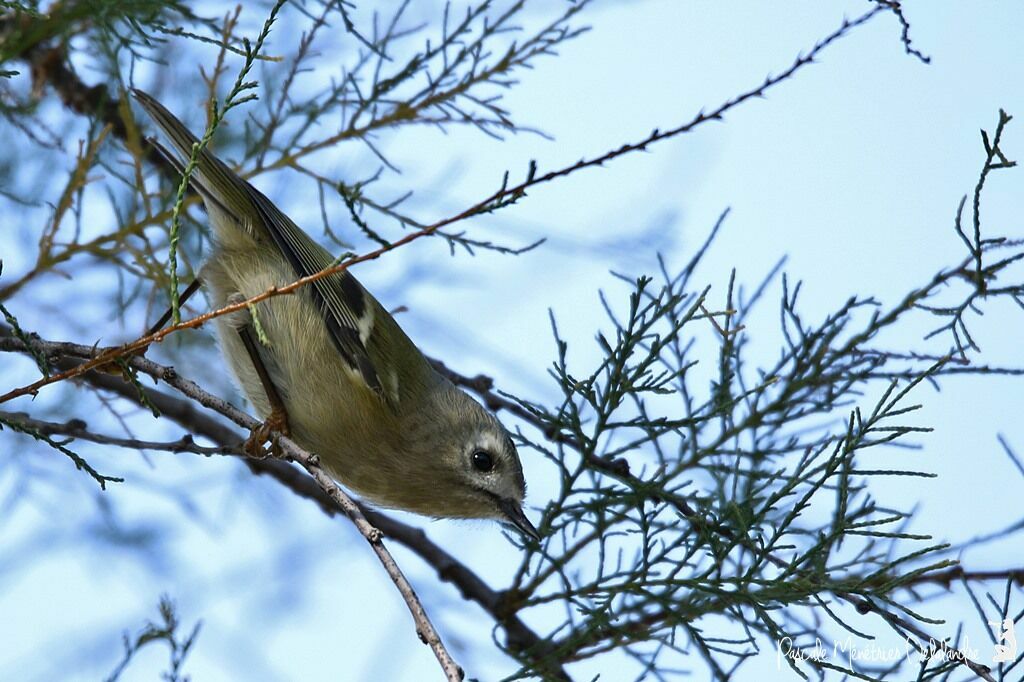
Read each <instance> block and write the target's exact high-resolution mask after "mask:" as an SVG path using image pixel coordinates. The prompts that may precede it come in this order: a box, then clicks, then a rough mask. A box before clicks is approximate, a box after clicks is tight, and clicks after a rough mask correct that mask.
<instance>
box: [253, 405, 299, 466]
mask: <svg viewBox="0 0 1024 682" xmlns="http://www.w3.org/2000/svg"><path fill="white" fill-rule="evenodd" d="M290 435H291V428H290V427H289V426H288V415H287V414H286V413H285V411H284V410H277V409H275V410H274V411H272V412H271V413H270V416H268V417H267V419H266V421H264V422H263V423H262V424H260V425H259V426H258V427H256V428H255V429H253V431H252V433H251V434H249V438H247V439H246V441H245V444H244V445H243V446H242V449H243V450H245V454H247V455H249V456H250V457H256V458H257V459H263V458H265V457H270V456H273V457H280V456H281V447H280V444H279V443H278V438H280V437H281V436H290ZM268 443H269V445H270V448H269V451H268V448H267V447H266V446H267V444H268Z"/></svg>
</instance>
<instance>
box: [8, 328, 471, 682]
mask: <svg viewBox="0 0 1024 682" xmlns="http://www.w3.org/2000/svg"><path fill="white" fill-rule="evenodd" d="M4 331H6V330H4ZM0 342H2V343H0V349H4V350H7V349H12V348H17V346H21V347H22V348H24V349H25V350H27V348H25V345H24V342H23V341H21V340H20V339H16V338H13V337H8V336H6V335H5V336H0ZM36 345H37V348H36V350H37V351H41V352H43V353H45V354H46V355H50V354H52V353H53V352H55V351H56V352H64V353H67V354H71V355H75V356H78V357H83V356H84V357H88V356H89V355H90V354H91V353H92V350H91V349H90V348H89V347H88V346H77V345H76V344H69V343H62V344H55V347H50V348H48V347H47V346H46V344H45V342H43V341H38V342H36ZM127 363H128V365H130V366H131V368H132V369H134V370H137V371H139V372H142V373H143V374H146V375H148V376H150V377H152V378H154V379H157V380H159V381H163V382H164V383H166V384H168V385H169V386H172V387H174V388H175V389H177V390H178V391H180V392H181V393H182V394H184V395H185V396H187V397H188V398H190V399H191V400H193V401H195V402H196V403H199V404H200V405H202V406H203V407H206V408H208V409H211V410H213V411H214V412H217V413H218V414H221V415H222V416H224V417H227V418H228V419H230V420H231V421H233V422H234V423H236V424H238V425H239V426H241V427H242V428H245V429H248V430H249V431H254V430H256V429H257V428H259V427H260V425H261V424H260V422H259V420H257V419H255V418H253V417H251V416H249V415H248V414H246V413H245V412H243V411H241V410H239V409H238V408H236V407H234V406H233V405H231V404H230V403H228V402H227V401H225V400H223V399H221V398H218V397H216V396H214V395H211V394H210V393H207V392H206V391H205V390H203V389H202V388H201V387H200V386H199V385H198V384H196V383H194V382H192V381H190V380H188V379H185V378H184V377H182V376H181V375H179V374H178V372H177V371H176V370H175V369H174V368H172V367H165V366H163V365H159V364H157V363H155V362H153V361H152V360H148V359H146V358H143V357H138V356H135V357H132V358H130V359H129V360H127ZM83 364H85V363H83ZM132 390H135V389H134V388H133V389H132ZM136 395H137V397H138V398H139V399H140V401H141V400H142V397H141V396H138V392H137V391H136ZM277 443H278V445H279V446H280V448H281V449H282V451H283V452H284V454H285V455H286V456H287V457H288V458H290V459H291V460H293V461H296V462H298V463H299V464H300V465H301V466H302V467H303V468H304V469H305V470H306V472H307V473H308V474H309V475H310V476H312V477H313V479H314V480H315V481H316V483H317V485H318V486H319V487H320V489H321V490H322V491H323V492H324V494H326V495H327V496H328V497H329V498H330V499H331V501H332V502H333V503H334V504H335V505H337V507H338V508H340V509H341V510H342V511H343V512H344V513H345V515H346V516H348V518H349V519H350V520H351V521H352V523H353V524H354V525H355V527H356V529H357V530H358V531H359V533H360V534H361V535H362V536H363V538H365V539H366V541H367V542H368V543H369V544H370V547H371V548H372V549H373V552H374V553H375V554H376V555H377V559H378V560H379V561H380V563H381V565H383V566H384V570H385V571H386V572H387V574H388V577H390V578H391V581H392V582H393V583H394V584H395V587H396V588H397V589H398V591H399V593H400V594H401V595H402V599H403V600H404V601H405V604H406V606H407V607H408V608H409V612H410V613H411V614H412V617H413V621H414V622H415V624H416V634H417V635H418V636H419V638H420V640H421V641H422V642H423V643H424V644H426V645H428V646H429V647H430V648H431V650H432V651H433V652H434V655H435V656H436V657H437V660H438V662H439V663H440V665H441V668H442V670H443V671H444V673H445V676H446V677H447V679H448V680H449V682H461V680H462V679H463V677H464V673H463V671H462V668H460V667H459V665H458V664H457V663H456V662H455V660H454V659H453V658H452V657H451V654H449V653H448V650H447V649H446V648H445V646H444V643H443V642H442V641H441V638H440V636H439V635H438V633H437V630H436V629H435V628H434V625H433V624H432V623H431V622H430V617H429V616H428V615H427V612H426V611H425V610H424V608H423V605H422V604H421V603H420V600H419V597H417V596H416V592H415V590H414V589H413V587H412V585H411V584H410V583H409V581H408V579H407V578H406V577H405V574H404V573H402V570H401V568H400V567H399V566H398V564H397V563H396V562H395V560H394V557H392V556H391V553H390V552H389V551H388V550H387V548H386V547H385V546H384V543H383V541H382V538H383V533H382V532H381V531H380V530H379V529H377V528H375V527H374V526H373V525H372V524H371V523H370V522H369V521H368V520H367V519H366V517H365V516H364V515H363V512H362V510H361V509H360V507H359V506H358V505H357V504H356V503H355V501H354V500H353V499H352V498H351V497H349V496H348V495H347V494H346V493H345V492H344V491H342V490H341V488H339V487H338V485H337V484H336V483H335V482H334V481H333V479H331V477H330V476H329V475H328V474H327V473H326V472H325V471H324V470H323V468H322V467H321V466H320V458H319V457H318V456H317V455H314V454H311V453H309V452H306V451H305V450H303V449H302V448H300V447H299V446H298V445H297V444H295V442H293V441H292V440H291V439H289V438H287V437H285V436H279V437H277Z"/></svg>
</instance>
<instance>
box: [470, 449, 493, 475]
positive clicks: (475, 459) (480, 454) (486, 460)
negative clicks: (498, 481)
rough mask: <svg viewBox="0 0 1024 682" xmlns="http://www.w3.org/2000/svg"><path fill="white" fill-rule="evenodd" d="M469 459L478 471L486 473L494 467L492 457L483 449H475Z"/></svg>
mask: <svg viewBox="0 0 1024 682" xmlns="http://www.w3.org/2000/svg"><path fill="white" fill-rule="evenodd" d="M470 461H472V463H473V468H474V469H476V470H477V471H479V472H482V473H487V472H488V471H490V470H491V469H493V468H494V458H493V457H491V455H490V453H489V452H484V451H483V450H477V451H476V452H474V453H473V454H472V456H471V457H470Z"/></svg>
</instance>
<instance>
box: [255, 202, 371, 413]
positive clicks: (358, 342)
mask: <svg viewBox="0 0 1024 682" xmlns="http://www.w3.org/2000/svg"><path fill="white" fill-rule="evenodd" d="M245 184H246V189H247V190H248V193H249V195H250V198H251V199H252V203H253V206H254V207H255V209H256V212H257V213H258V214H259V217H260V219H261V221H262V223H263V225H264V226H265V227H266V228H267V232H268V233H270V236H271V238H272V239H273V240H274V243H275V244H276V245H277V247H278V249H279V250H280V251H281V253H282V254H283V255H284V257H285V258H286V259H287V260H288V262H289V263H290V264H291V266H292V267H293V268H294V269H295V273H296V275H298V276H299V277H308V276H309V275H312V274H315V273H317V272H320V271H321V270H323V269H324V268H326V267H328V266H329V265H330V264H331V261H330V260H329V259H328V258H327V256H326V253H325V252H324V251H323V249H321V247H320V246H319V245H318V244H316V243H315V242H314V241H313V240H312V239H310V238H309V236H307V235H306V233H305V232H303V231H302V230H301V229H299V227H298V226H297V225H295V223H293V222H292V220H291V218H289V217H288V216H286V215H285V214H284V213H282V212H281V210H280V209H278V208H277V207H276V206H274V204H273V203H272V202H271V201H270V200H269V199H267V198H266V197H265V196H264V195H263V194H262V193H261V192H260V191H259V190H257V189H256V188H255V187H253V186H252V185H250V184H249V183H245ZM308 288H309V291H310V292H311V293H312V295H313V300H314V301H316V303H317V305H318V307H319V308H320V310H321V312H322V313H323V318H324V323H325V324H326V325H327V331H328V332H329V334H330V336H331V340H332V341H333V342H334V345H335V347H336V348H337V349H338V352H339V353H341V355H342V357H343V358H344V359H345V361H346V362H347V363H348V365H349V367H351V368H352V369H353V370H355V371H357V372H358V373H359V375H360V376H361V377H362V378H363V381H365V382H366V385H367V386H369V387H370V388H371V389H373V391H374V392H375V393H377V394H378V395H380V396H381V397H382V398H383V397H384V387H383V385H382V384H381V381H380V377H379V375H378V374H377V370H376V369H375V368H374V366H373V362H372V361H371V360H370V356H369V353H367V351H366V344H365V340H364V339H363V338H362V336H361V332H362V333H364V334H367V335H368V334H369V333H371V332H372V326H373V322H374V320H373V318H372V317H371V316H369V315H368V313H369V311H370V306H369V302H368V301H367V300H366V295H365V293H364V292H363V288H362V287H361V286H360V285H359V282H357V281H356V279H355V277H353V276H352V275H350V274H349V273H348V272H344V271H343V272H338V273H334V274H331V275H328V276H327V277H324V278H323V279H320V280H317V281H316V282H313V283H312V285H310V286H309V287H308ZM364 330H365V331H364Z"/></svg>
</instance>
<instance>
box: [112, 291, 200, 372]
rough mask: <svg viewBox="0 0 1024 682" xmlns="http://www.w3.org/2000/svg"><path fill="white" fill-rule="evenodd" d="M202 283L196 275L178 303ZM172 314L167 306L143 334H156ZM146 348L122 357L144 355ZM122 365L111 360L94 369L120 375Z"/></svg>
mask: <svg viewBox="0 0 1024 682" xmlns="http://www.w3.org/2000/svg"><path fill="white" fill-rule="evenodd" d="M202 283H203V281H202V280H201V279H200V278H198V277H196V278H195V279H194V280H192V283H191V284H189V285H188V286H187V287H185V291H183V292H181V294H180V295H179V296H178V305H179V306H183V305H185V301H187V300H188V299H189V298H191V296H192V294H194V293H196V292H197V291H198V290H199V287H200V286H201V285H202ZM173 314H174V309H173V308H170V307H168V308H167V311H166V312H165V313H164V314H163V315H161V316H160V319H159V320H157V322H156V324H154V325H153V326H152V327H150V328H149V329H147V330H146V334H145V336H152V335H153V334H156V333H157V332H158V331H160V330H161V329H163V328H164V325H165V324H167V323H168V322H169V321H170V319H171V315H173ZM147 350H149V346H148V345H146V346H143V347H142V348H140V349H138V350H136V351H133V352H131V353H128V354H127V355H125V356H123V357H124V359H125V360H130V359H131V358H133V357H135V356H138V355H145V354H146V351H147ZM122 366H123V365H122V364H119V363H117V362H112V363H109V364H105V365H102V366H101V367H97V368H96V369H97V370H99V371H102V372H106V373H108V374H113V375H115V376H121V375H122V374H123V373H124V370H123V369H122Z"/></svg>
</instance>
